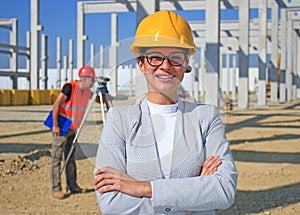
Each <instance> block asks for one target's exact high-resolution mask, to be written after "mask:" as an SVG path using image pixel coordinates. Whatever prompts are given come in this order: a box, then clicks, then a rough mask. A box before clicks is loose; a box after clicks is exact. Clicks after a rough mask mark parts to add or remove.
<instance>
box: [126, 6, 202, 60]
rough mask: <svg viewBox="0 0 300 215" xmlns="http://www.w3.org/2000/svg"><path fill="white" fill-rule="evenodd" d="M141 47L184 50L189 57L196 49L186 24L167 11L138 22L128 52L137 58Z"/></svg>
mask: <svg viewBox="0 0 300 215" xmlns="http://www.w3.org/2000/svg"><path fill="white" fill-rule="evenodd" d="M141 47H145V48H146V47H178V48H185V49H188V50H189V52H188V55H189V56H191V55H193V54H195V52H196V51H197V48H198V47H197V46H196V45H195V44H194V37H193V33H192V30H191V27H190V25H189V24H188V22H187V21H186V20H185V19H184V18H183V17H182V16H180V15H178V14H176V13H175V12H172V11H168V10H162V11H158V12H155V13H153V14H152V15H149V16H147V17H146V18H144V19H143V20H142V21H141V22H140V24H139V26H138V28H137V30H136V34H135V38H134V41H133V43H132V44H131V46H130V50H131V51H132V52H133V53H134V54H135V55H136V56H139V55H140V51H139V48H141Z"/></svg>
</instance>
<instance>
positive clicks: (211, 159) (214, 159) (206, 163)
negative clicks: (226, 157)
mask: <svg viewBox="0 0 300 215" xmlns="http://www.w3.org/2000/svg"><path fill="white" fill-rule="evenodd" d="M219 158H220V156H218V155H217V156H209V157H208V159H207V160H206V161H205V162H204V163H203V166H204V167H206V166H211V165H212V164H213V163H214V162H215V161H216V160H218V159H219Z"/></svg>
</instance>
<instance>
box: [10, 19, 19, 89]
mask: <svg viewBox="0 0 300 215" xmlns="http://www.w3.org/2000/svg"><path fill="white" fill-rule="evenodd" d="M11 20H12V23H11V24H12V28H11V30H10V33H9V44H10V45H13V46H18V20H17V19H11ZM9 64H10V65H9V68H10V71H12V72H13V74H14V76H12V77H11V79H12V86H13V89H18V49H11V55H10V59H9Z"/></svg>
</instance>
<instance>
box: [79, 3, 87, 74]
mask: <svg viewBox="0 0 300 215" xmlns="http://www.w3.org/2000/svg"><path fill="white" fill-rule="evenodd" d="M85 40H86V36H85V35H84V2H77V68H78V69H79V68H80V67H82V66H83V65H84V46H85V44H84V41H85Z"/></svg>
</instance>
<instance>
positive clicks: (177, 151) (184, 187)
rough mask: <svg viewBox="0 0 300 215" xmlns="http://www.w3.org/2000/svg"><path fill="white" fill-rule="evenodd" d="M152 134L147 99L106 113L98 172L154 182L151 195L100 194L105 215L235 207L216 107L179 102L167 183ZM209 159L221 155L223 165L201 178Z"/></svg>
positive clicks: (229, 159) (227, 153)
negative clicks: (114, 171)
mask: <svg viewBox="0 0 300 215" xmlns="http://www.w3.org/2000/svg"><path fill="white" fill-rule="evenodd" d="M154 126H155V125H154ZM152 131H153V130H152V125H151V120H150V114H149V109H148V105H147V102H146V99H145V100H143V101H142V102H141V103H139V104H136V105H130V106H118V107H113V108H111V109H110V110H109V112H108V113H107V118H106V124H105V126H104V128H103V131H102V135H101V138H100V140H99V146H98V151H97V156H96V166H95V170H96V169H98V168H101V167H104V166H111V167H113V168H116V169H119V170H121V171H123V172H125V173H127V174H128V175H130V176H132V177H133V178H135V179H137V180H144V181H152V183H153V187H152V189H153V191H152V193H153V196H152V199H150V198H146V197H144V198H136V197H132V196H129V195H126V194H123V193H121V192H117V191H114V192H108V193H104V194H101V193H99V192H96V195H97V200H98V203H99V206H100V208H101V211H102V213H103V214H104V215H106V214H117V215H120V214H142V215H144V214H146V215H148V214H186V212H185V211H193V212H190V213H193V214H214V211H213V209H225V208H228V207H229V206H230V205H232V204H233V202H234V196H235V192H236V184H237V170H236V167H235V165H234V161H233V158H232V154H231V151H230V149H229V142H228V141H227V139H226V137H225V130H224V125H223V124H222V122H221V118H220V115H219V113H218V109H217V107H215V106H212V105H199V104H194V103H189V102H185V101H182V100H180V99H179V101H178V111H177V118H176V125H175V135H174V149H173V155H172V167H171V172H170V178H169V179H163V178H162V174H161V170H160V165H159V159H158V156H157V153H156V147H155V141H156V140H155V137H154V135H153V132H152ZM210 155H219V156H220V159H221V160H222V164H221V166H219V167H218V170H217V171H216V172H215V173H214V174H213V175H211V176H201V177H199V176H197V175H198V173H199V172H200V169H201V165H202V164H203V162H204V161H205V160H206V159H207V158H208V156H210Z"/></svg>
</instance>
